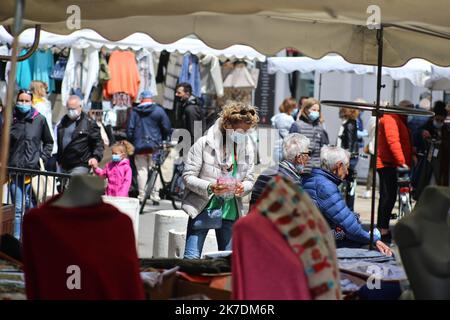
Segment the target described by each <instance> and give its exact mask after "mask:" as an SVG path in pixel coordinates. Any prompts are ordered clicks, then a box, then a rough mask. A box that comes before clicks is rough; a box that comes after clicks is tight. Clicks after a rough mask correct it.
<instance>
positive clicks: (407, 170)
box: [397, 167, 411, 174]
mask: <svg viewBox="0 0 450 320" xmlns="http://www.w3.org/2000/svg"><path fill="white" fill-rule="evenodd" d="M410 171H411V169H410V168H404V167H397V173H400V174H407V173H410Z"/></svg>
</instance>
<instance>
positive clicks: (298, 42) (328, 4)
mask: <svg viewBox="0 0 450 320" xmlns="http://www.w3.org/2000/svg"><path fill="white" fill-rule="evenodd" d="M73 5H76V6H77V7H75V8H77V9H76V10H75V11H73V10H72V9H73V8H74V6H73ZM14 6H15V0H2V5H1V6H0V24H1V25H11V24H12V22H13V16H14ZM374 6H377V7H374ZM373 8H377V9H378V8H379V17H380V22H381V24H382V25H383V26H384V32H383V50H384V51H383V52H384V54H383V57H384V60H383V65H385V66H391V67H395V66H401V65H403V64H404V63H406V62H407V61H408V60H410V59H412V58H418V57H420V58H424V59H427V60H428V61H431V62H432V63H434V64H437V65H440V66H450V55H449V54H448V53H449V52H450V41H449V39H450V19H449V16H448V13H449V12H450V1H448V0H433V1H423V0H408V1H403V0H359V1H355V0H314V1H311V0H277V1H273V0H246V1H242V0H227V1H223V0H190V1H181V0H134V1H130V0H115V1H112V2H108V1H106V2H105V1H104V0H89V1H74V0H58V1H54V0H26V1H25V12H24V23H25V25H26V26H27V27H32V26H34V25H36V24H40V25H42V28H43V29H44V30H46V31H50V32H54V33H59V34H70V33H72V32H73V30H71V29H69V27H70V24H69V26H68V24H67V21H68V20H70V19H72V18H74V15H75V18H76V17H77V14H78V13H79V17H80V19H81V20H80V21H81V26H80V28H81V29H92V30H95V31H97V32H98V33H99V34H101V35H102V36H103V37H105V38H106V39H108V40H111V41H118V40H121V39H123V38H125V37H127V36H129V35H130V34H133V33H136V32H142V33H145V34H148V35H150V36H151V37H152V38H153V39H155V40H156V41H158V42H160V43H172V42H174V41H177V40H179V39H181V38H184V37H186V36H189V35H192V34H195V35H196V36H197V37H198V38H199V39H201V40H202V41H204V42H205V43H206V44H207V45H208V46H210V47H213V48H218V49H223V48H227V47H229V46H231V45H234V44H243V45H249V46H251V47H253V48H255V49H256V50H257V51H258V52H261V53H263V54H266V55H274V54H276V53H277V52H279V51H280V50H281V49H283V48H287V47H293V48H296V49H298V50H299V51H301V52H302V53H303V54H304V55H306V56H309V57H313V58H317V59H318V58H320V57H323V56H324V55H326V54H327V53H338V54H339V55H341V56H343V57H344V58H345V59H346V60H347V61H348V62H351V63H362V64H369V65H375V64H376V63H377V54H378V52H377V40H376V35H377V32H376V30H371V29H369V28H367V21H368V20H369V18H370V17H371V14H372V13H374V12H375V14H377V11H371V10H372V9H373ZM68 9H69V10H68ZM70 10H72V11H70ZM68 12H69V13H68ZM368 12H369V13H368Z"/></svg>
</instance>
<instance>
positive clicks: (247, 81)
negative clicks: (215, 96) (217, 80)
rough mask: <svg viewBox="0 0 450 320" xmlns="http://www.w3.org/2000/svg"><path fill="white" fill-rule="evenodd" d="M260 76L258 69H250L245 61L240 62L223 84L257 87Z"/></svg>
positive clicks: (227, 85) (225, 85)
mask: <svg viewBox="0 0 450 320" xmlns="http://www.w3.org/2000/svg"><path fill="white" fill-rule="evenodd" d="M258 76H259V70H258V69H252V70H251V71H250V70H249V69H248V68H247V67H246V66H245V64H244V63H238V64H236V66H235V67H234V69H233V71H232V72H231V73H230V74H228V76H227V77H226V79H225V81H224V83H223V86H224V87H225V88H252V89H255V88H256V87H257V85H258Z"/></svg>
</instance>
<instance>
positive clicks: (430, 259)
mask: <svg viewBox="0 0 450 320" xmlns="http://www.w3.org/2000/svg"><path fill="white" fill-rule="evenodd" d="M449 210H450V188H448V187H438V186H428V187H427V188H426V189H425V190H424V191H423V194H422V195H421V197H420V199H419V202H418V203H417V205H416V207H415V208H414V210H413V212H412V213H411V214H410V215H409V216H406V217H405V218H403V219H402V220H400V221H399V222H398V223H397V225H396V226H395V229H394V239H395V241H396V243H397V245H398V247H399V250H400V256H401V258H402V262H403V265H404V267H405V271H406V274H407V275H408V279H409V282H410V285H411V288H412V290H413V292H414V297H415V298H416V299H444V300H448V299H450V225H449V224H448V215H449V213H450V212H449Z"/></svg>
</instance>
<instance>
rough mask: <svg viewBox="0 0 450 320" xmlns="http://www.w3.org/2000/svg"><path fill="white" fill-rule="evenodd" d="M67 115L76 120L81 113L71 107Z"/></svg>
mask: <svg viewBox="0 0 450 320" xmlns="http://www.w3.org/2000/svg"><path fill="white" fill-rule="evenodd" d="M67 116H68V117H69V118H70V119H72V120H75V119H76V118H78V117H79V116H80V114H79V113H78V111H77V110H74V109H69V110H68V111H67Z"/></svg>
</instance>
